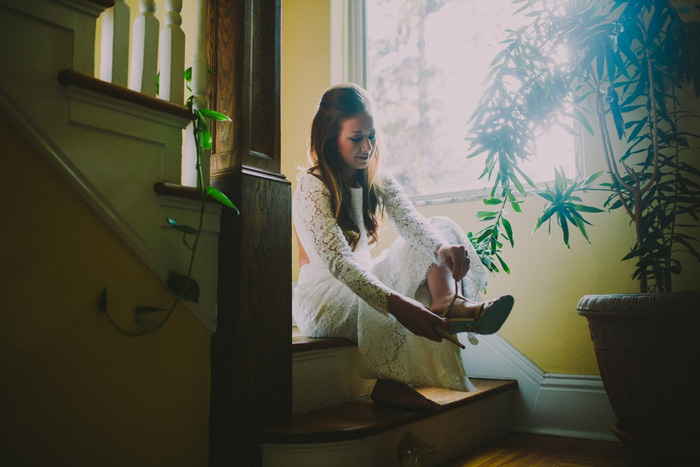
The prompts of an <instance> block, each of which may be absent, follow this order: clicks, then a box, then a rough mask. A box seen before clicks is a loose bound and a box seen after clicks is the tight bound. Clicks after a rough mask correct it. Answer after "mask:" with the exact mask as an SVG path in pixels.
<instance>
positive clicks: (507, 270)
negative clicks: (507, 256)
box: [496, 254, 510, 274]
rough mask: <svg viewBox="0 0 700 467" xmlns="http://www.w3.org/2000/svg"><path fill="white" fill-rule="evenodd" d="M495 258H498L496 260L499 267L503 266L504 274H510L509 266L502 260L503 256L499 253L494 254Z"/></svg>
mask: <svg viewBox="0 0 700 467" xmlns="http://www.w3.org/2000/svg"><path fill="white" fill-rule="evenodd" d="M496 258H498V262H499V263H501V267H502V268H503V272H505V273H506V274H510V268H509V267H508V265H507V264H506V262H505V261H503V258H501V255H499V254H496Z"/></svg>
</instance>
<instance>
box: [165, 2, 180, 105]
mask: <svg viewBox="0 0 700 467" xmlns="http://www.w3.org/2000/svg"><path fill="white" fill-rule="evenodd" d="M165 5H166V8H167V13H166V14H165V27H164V28H163V30H162V31H161V32H160V50H159V51H158V68H159V69H160V87H159V90H158V97H160V98H161V99H165V100H167V101H170V102H174V103H176V104H182V101H183V96H184V91H185V82H184V71H185V33H184V32H182V29H181V28H180V24H182V17H181V16H180V10H182V0H167V1H166V3H165Z"/></svg>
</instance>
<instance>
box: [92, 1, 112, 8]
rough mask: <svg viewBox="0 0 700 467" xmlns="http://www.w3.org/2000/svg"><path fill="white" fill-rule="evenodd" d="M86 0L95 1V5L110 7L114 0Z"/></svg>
mask: <svg viewBox="0 0 700 467" xmlns="http://www.w3.org/2000/svg"><path fill="white" fill-rule="evenodd" d="M88 1H89V2H92V3H95V4H97V5H100V6H103V7H105V8H112V7H113V6H114V0H88Z"/></svg>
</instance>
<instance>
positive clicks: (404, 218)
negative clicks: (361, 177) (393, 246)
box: [383, 176, 446, 265]
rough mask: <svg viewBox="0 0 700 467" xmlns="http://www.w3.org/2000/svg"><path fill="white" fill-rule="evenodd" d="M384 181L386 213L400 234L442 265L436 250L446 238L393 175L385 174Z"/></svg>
mask: <svg viewBox="0 0 700 467" xmlns="http://www.w3.org/2000/svg"><path fill="white" fill-rule="evenodd" d="M383 181H384V190H385V191H384V193H385V199H384V204H385V209H386V213H387V214H388V215H389V219H390V220H391V222H392V224H394V227H396V230H398V231H399V235H401V237H402V238H403V239H404V240H406V241H407V242H408V243H410V244H411V245H412V246H413V247H414V248H418V249H420V250H421V251H423V252H424V253H425V254H426V255H428V256H429V257H431V258H434V259H435V263H436V264H438V265H441V264H442V262H441V261H440V258H438V256H437V253H436V251H435V250H437V247H438V246H439V245H441V244H444V243H446V242H445V240H444V239H443V238H442V236H441V235H440V234H439V233H438V232H437V231H436V230H435V229H434V228H433V227H432V226H431V225H430V224H429V223H428V222H427V221H426V220H425V217H423V215H422V214H421V213H419V212H418V211H417V210H416V208H415V207H414V206H413V203H411V201H410V200H409V199H408V197H406V195H405V194H404V192H403V190H402V189H401V185H399V183H398V182H397V181H396V180H394V178H393V177H389V176H384V177H383Z"/></svg>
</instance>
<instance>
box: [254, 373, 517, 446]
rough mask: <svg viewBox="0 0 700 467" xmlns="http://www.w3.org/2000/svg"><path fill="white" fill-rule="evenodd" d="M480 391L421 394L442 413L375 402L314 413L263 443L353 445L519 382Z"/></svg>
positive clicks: (489, 383)
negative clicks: (352, 443) (438, 407)
mask: <svg viewBox="0 0 700 467" xmlns="http://www.w3.org/2000/svg"><path fill="white" fill-rule="evenodd" d="M471 381H472V382H473V383H474V385H475V386H476V387H477V389H478V391H475V392H457V391H450V390H447V389H437V388H428V387H418V388H416V389H417V390H418V392H420V393H421V394H423V395H425V396H426V397H429V398H430V399H431V400H434V401H435V402H437V403H438V404H440V406H441V408H440V410H438V411H436V412H430V411H425V410H422V411H421V410H418V411H415V410H406V409H401V408H396V407H391V406H388V405H384V404H375V403H374V402H372V400H371V399H369V398H367V399H362V400H357V401H351V402H346V403H344V404H340V405H335V406H332V407H326V408H323V409H318V410H312V411H310V412H305V413H301V414H298V415H295V416H294V417H293V419H292V421H291V423H289V424H287V425H280V426H277V427H273V428H270V429H268V430H266V431H265V432H264V433H263V434H262V442H263V443H280V444H308V443H333V442H343V441H352V440H357V439H362V438H367V437H369V436H375V435H378V434H381V433H386V432H387V431H390V430H395V429H397V428H401V427H403V426H406V425H409V424H411V423H414V422H417V421H419V420H424V419H427V418H431V417H435V416H438V415H440V414H441V413H445V412H447V411H450V410H455V409H457V408H459V407H464V406H465V405H469V404H473V403H475V402H477V401H480V400H483V399H486V398H488V397H492V396H495V395H498V394H503V393H505V392H508V391H513V390H515V389H516V388H517V387H518V382H517V381H512V380H484V379H472V380H471Z"/></svg>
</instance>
